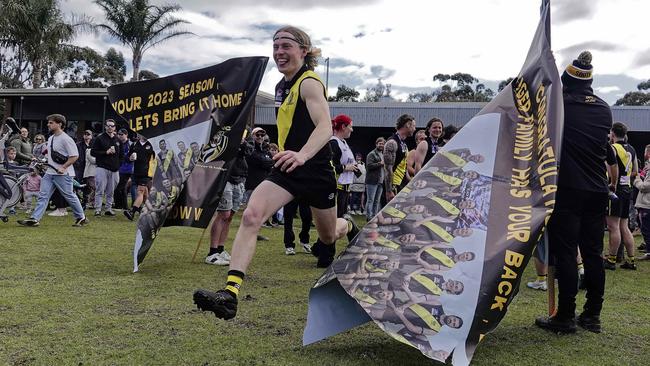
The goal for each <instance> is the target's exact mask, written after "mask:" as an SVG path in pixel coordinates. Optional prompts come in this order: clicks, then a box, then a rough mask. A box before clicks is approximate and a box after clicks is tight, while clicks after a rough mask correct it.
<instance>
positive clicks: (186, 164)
mask: <svg viewBox="0 0 650 366" xmlns="http://www.w3.org/2000/svg"><path fill="white" fill-rule="evenodd" d="M191 162H192V150H191V149H187V151H185V159H183V168H185V169H187V168H189V167H190V163H191Z"/></svg>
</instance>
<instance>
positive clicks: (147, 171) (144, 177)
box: [124, 135, 156, 221]
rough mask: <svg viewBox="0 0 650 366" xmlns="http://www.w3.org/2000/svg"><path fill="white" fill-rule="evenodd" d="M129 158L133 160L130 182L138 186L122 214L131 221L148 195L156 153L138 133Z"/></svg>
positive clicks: (154, 167)
mask: <svg viewBox="0 0 650 366" xmlns="http://www.w3.org/2000/svg"><path fill="white" fill-rule="evenodd" d="M129 160H131V161H132V162H133V176H132V177H131V184H135V185H136V186H137V187H138V193H137V195H136V197H135V200H134V201H133V204H132V205H131V209H130V210H124V216H126V218H128V219H129V220H131V221H133V217H134V216H135V213H136V212H140V210H141V209H142V203H143V202H145V200H146V199H147V197H148V196H149V186H150V183H151V178H152V177H153V174H154V170H155V169H156V153H155V152H154V151H153V146H151V143H150V142H149V141H147V139H146V138H145V137H144V136H142V135H138V141H136V142H134V143H133V144H132V145H131V148H130V149H129Z"/></svg>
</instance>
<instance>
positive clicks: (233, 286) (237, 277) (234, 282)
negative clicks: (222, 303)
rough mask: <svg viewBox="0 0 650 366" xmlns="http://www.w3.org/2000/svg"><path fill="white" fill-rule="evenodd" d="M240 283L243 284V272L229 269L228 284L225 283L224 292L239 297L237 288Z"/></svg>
mask: <svg viewBox="0 0 650 366" xmlns="http://www.w3.org/2000/svg"><path fill="white" fill-rule="evenodd" d="M242 282H244V272H241V271H237V270H232V269H231V270H230V271H228V282H226V288H225V290H226V291H229V292H231V293H232V294H233V296H235V297H237V296H239V288H240V287H241V284H242Z"/></svg>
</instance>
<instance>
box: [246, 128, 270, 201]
mask: <svg viewBox="0 0 650 366" xmlns="http://www.w3.org/2000/svg"><path fill="white" fill-rule="evenodd" d="M251 137H252V138H253V152H252V153H251V154H249V155H247V156H246V163H247V164H248V177H247V178H246V182H245V183H244V185H245V187H246V192H247V193H246V198H248V197H250V194H251V193H252V192H253V190H254V189H255V188H257V186H258V185H260V183H262V181H263V180H264V179H266V177H267V176H268V175H269V173H270V172H271V168H273V158H272V157H271V153H270V152H269V150H268V147H267V146H266V144H264V137H266V131H265V130H264V129H263V128H261V127H255V128H253V132H251ZM246 198H244V201H248V200H247V199H246Z"/></svg>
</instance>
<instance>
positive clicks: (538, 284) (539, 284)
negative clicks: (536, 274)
mask: <svg viewBox="0 0 650 366" xmlns="http://www.w3.org/2000/svg"><path fill="white" fill-rule="evenodd" d="M526 286H528V288H532V289H533V290H542V291H546V289H547V285H546V281H533V282H528V283H527V284H526Z"/></svg>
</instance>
